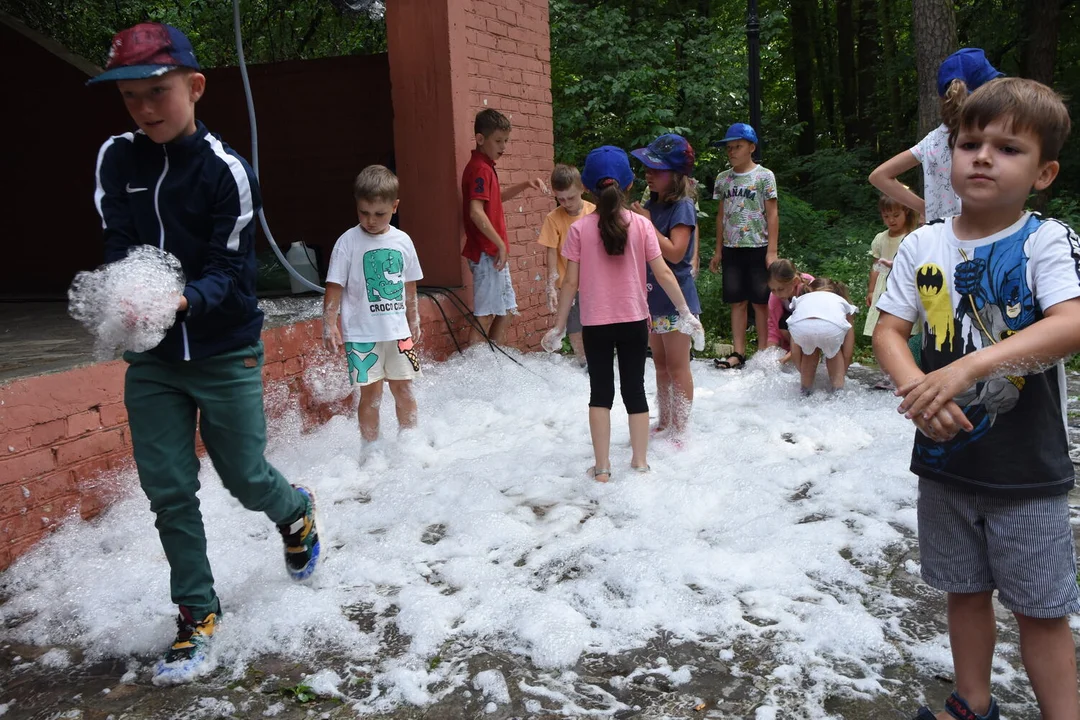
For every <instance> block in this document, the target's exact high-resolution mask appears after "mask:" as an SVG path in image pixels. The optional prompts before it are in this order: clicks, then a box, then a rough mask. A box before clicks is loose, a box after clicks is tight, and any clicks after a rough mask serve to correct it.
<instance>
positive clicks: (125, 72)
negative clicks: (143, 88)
mask: <svg viewBox="0 0 1080 720" xmlns="http://www.w3.org/2000/svg"><path fill="white" fill-rule="evenodd" d="M182 67H186V68H192V69H193V70H199V69H200V68H199V63H198V61H197V60H196V59H195V50H194V49H193V48H192V47H191V41H190V40H188V39H187V36H186V35H184V33H182V32H180V31H179V30H177V29H176V28H174V27H173V26H172V25H166V24H164V23H139V24H138V25H135V26H133V27H129V28H128V29H127V30H121V31H120V32H118V33H116V35H114V36H113V39H112V45H111V46H110V47H109V60H108V62H107V63H106V64H105V72H103V73H101V74H100V75H98V76H97V77H94V78H90V80H88V81H87V83H86V84H87V85H93V84H94V83H99V82H108V81H110V80H143V79H145V78H149V77H155V76H158V75H164V74H165V73H167V72H169V71H170V70H175V69H177V68H182Z"/></svg>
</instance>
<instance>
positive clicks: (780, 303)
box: [766, 273, 814, 351]
mask: <svg viewBox="0 0 1080 720" xmlns="http://www.w3.org/2000/svg"><path fill="white" fill-rule="evenodd" d="M799 274H800V275H802V279H803V283H805V285H809V284H810V283H812V282H814V276H813V275H808V274H807V273H799ZM790 304H791V301H790V300H781V299H780V298H779V297H777V296H776V295H775V294H773V293H769V337H768V341H767V342H766V345H767V346H769V347H771V346H773V345H779V346H780V348H781V349H782V350H788V351H790V350H791V343H789V342H788V341H787V340H785V339H784V336H783V335H781V334H780V318H781V317H783V316H784V313H785V312H787V311H788V306H790Z"/></svg>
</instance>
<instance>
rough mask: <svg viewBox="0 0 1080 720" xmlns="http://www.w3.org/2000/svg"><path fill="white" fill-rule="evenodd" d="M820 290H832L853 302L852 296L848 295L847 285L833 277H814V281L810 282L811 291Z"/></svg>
mask: <svg viewBox="0 0 1080 720" xmlns="http://www.w3.org/2000/svg"><path fill="white" fill-rule="evenodd" d="M819 290H821V291H825V292H831V293H833V294H834V295H839V296H840V297H842V298H844V299H845V300H847V301H848V302H851V297H850V296H848V289H847V285H845V284H844V283H842V282H840V281H839V280H833V279H832V278H827V277H819V278H814V281H813V282H812V283H810V292H817V291H819Z"/></svg>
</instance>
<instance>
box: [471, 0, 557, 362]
mask: <svg viewBox="0 0 1080 720" xmlns="http://www.w3.org/2000/svg"><path fill="white" fill-rule="evenodd" d="M465 39H466V45H467V49H468V63H469V66H468V75H469V106H470V108H471V112H470V123H471V117H472V115H475V114H476V113H477V112H479V111H480V110H483V109H485V108H494V109H496V110H498V111H499V112H501V113H503V114H504V115H506V116H507V117H509V118H510V122H511V123H512V124H513V128H514V129H513V132H511V134H510V143H509V144H508V146H507V152H506V154H505V155H504V156H503V157H502V159H500V160H499V165H498V171H499V182H500V183H501V184H502V186H503V187H504V188H505V187H507V186H509V185H513V184H515V183H519V182H522V181H524V180H528V179H529V178H531V177H540V178H542V179H543V180H544V182H545V183H546V182H547V181H548V178H549V176H550V175H551V170H552V167H553V163H554V157H555V136H554V132H553V128H552V111H551V40H550V35H549V32H548V2H547V0H473V2H472V8H471V11H470V12H469V13H468V16H467V19H466V30H465ZM554 209H555V201H554V199H553V198H552V197H551V196H549V195H541V194H540V193H538V192H536V191H535V190H528V191H526V192H525V193H524V194H522V195H519V196H518V197H516V198H514V199H513V200H509V201H507V202H506V203H505V211H506V230H507V234H508V235H509V240H510V259H511V265H510V269H511V275H512V276H513V281H514V290H515V292H516V293H517V300H518V310H519V311H520V313H521V315H520V316H519V317H517V318H515V319H514V322H513V323H512V324H511V325H510V330H509V332H508V333H507V343H508V344H509V345H513V346H515V347H518V348H520V349H523V350H524V349H529V350H536V349H539V347H540V339H541V338H542V337H543V335H544V332H545V331H546V330H547V329H548V328H549V327H551V320H552V318H551V314H550V313H549V312H548V311H547V295H546V294H545V286H546V280H545V278H546V275H547V271H546V266H545V252H546V250H545V248H543V247H541V246H540V245H539V244H538V243H537V242H536V238H537V236H538V235H539V233H540V226H541V224H542V223H543V221H544V216H545V215H547V213H549V212H551V211H552V210H554Z"/></svg>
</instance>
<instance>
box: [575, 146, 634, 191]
mask: <svg viewBox="0 0 1080 720" xmlns="http://www.w3.org/2000/svg"><path fill="white" fill-rule="evenodd" d="M605 180H614V181H615V182H616V183H617V184H618V186H619V189H620V190H625V189H626V187H627V186H628V185H629V184H630V183H632V182H634V171H633V170H631V169H630V158H629V157H628V156H627V155H626V151H625V150H623V149H622V148H617V147H615V146H614V145H603V146H601V147H598V148H596V149H595V150H592V151H590V152H589V154H588V155H587V156H586V157H585V166H584V167H583V168H582V169H581V184H582V185H584V186H585V188H586V189H587V190H589V192H591V193H592V194H593V195H599V194H600V191H601V190H602V189H603V186H604V185H605V184H607V183H604V181H605Z"/></svg>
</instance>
